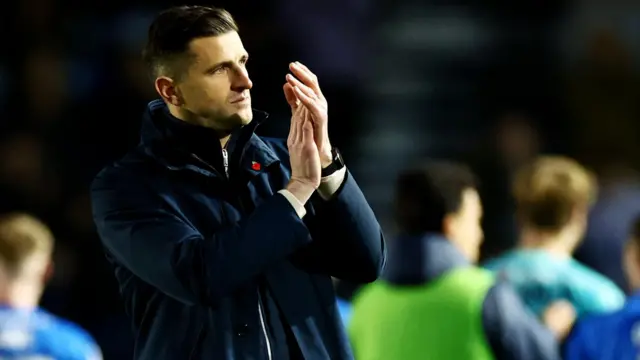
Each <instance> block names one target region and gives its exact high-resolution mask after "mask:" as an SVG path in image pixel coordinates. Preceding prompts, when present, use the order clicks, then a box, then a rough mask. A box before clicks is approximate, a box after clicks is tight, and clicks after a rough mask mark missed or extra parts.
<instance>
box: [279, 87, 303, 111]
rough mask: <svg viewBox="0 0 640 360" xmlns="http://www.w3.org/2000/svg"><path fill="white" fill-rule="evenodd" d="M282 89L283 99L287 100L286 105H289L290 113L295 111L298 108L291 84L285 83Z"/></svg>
mask: <svg viewBox="0 0 640 360" xmlns="http://www.w3.org/2000/svg"><path fill="white" fill-rule="evenodd" d="M282 89H283V90H284V97H285V99H287V103H289V106H291V111H295V110H296V109H297V108H298V105H299V101H298V98H297V97H296V93H295V92H294V90H293V86H291V84H289V83H286V84H284V86H283V87H282Z"/></svg>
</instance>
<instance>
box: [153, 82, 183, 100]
mask: <svg viewBox="0 0 640 360" xmlns="http://www.w3.org/2000/svg"><path fill="white" fill-rule="evenodd" d="M155 87H156V91H157V92H158V94H159V95H160V97H162V99H164V101H166V102H167V103H169V104H171V105H174V106H180V105H181V104H182V101H181V100H180V95H179V93H178V89H177V88H176V84H175V82H174V81H173V79H171V78H169V77H166V76H160V77H158V78H157V79H156V81H155Z"/></svg>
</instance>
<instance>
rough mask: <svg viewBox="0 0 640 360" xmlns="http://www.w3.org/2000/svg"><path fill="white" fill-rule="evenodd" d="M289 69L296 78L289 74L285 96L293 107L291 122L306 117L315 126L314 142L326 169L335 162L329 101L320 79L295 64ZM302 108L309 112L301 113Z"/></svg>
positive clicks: (305, 68)
mask: <svg viewBox="0 0 640 360" xmlns="http://www.w3.org/2000/svg"><path fill="white" fill-rule="evenodd" d="M289 69H290V70H291V72H292V73H293V74H294V75H295V76H293V75H291V74H287V76H286V81H287V82H286V84H285V85H284V95H285V98H286V99H287V102H288V103H289V106H291V113H292V120H291V121H292V122H293V121H294V119H293V118H295V117H298V116H305V119H307V120H308V121H309V122H310V123H311V124H313V137H314V141H315V143H316V146H317V148H318V152H319V154H320V161H321V164H322V168H325V167H327V166H329V165H331V162H332V161H333V157H332V156H331V143H330V141H329V130H328V127H327V123H328V121H327V120H328V115H327V109H328V105H327V100H326V99H325V98H324V96H323V95H322V91H320V85H318V77H317V76H316V75H315V74H314V73H312V72H311V71H310V70H309V69H308V68H307V67H306V66H304V65H302V64H301V63H299V62H294V63H291V64H289ZM300 108H305V109H307V111H306V112H299V111H298V109H300Z"/></svg>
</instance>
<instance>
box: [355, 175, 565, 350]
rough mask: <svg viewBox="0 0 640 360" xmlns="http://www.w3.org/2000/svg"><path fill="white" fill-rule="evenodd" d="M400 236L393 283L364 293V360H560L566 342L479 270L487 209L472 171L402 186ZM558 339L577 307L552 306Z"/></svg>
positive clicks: (360, 303)
mask: <svg viewBox="0 0 640 360" xmlns="http://www.w3.org/2000/svg"><path fill="white" fill-rule="evenodd" d="M395 203H396V205H395V206H396V210H395V211H396V214H397V222H398V226H399V230H400V234H401V235H400V236H399V237H398V238H397V239H395V241H393V242H391V243H390V245H389V255H388V263H387V267H386V269H385V272H384V275H383V279H382V280H380V281H378V282H376V283H374V284H371V285H368V286H367V287H365V288H364V289H363V290H361V292H360V293H359V294H357V295H356V297H355V300H354V303H353V308H352V315H351V320H350V323H349V327H348V329H349V335H350V338H351V341H352V345H353V350H354V354H355V355H356V358H357V359H359V360H376V359H379V360H386V359H402V360H412V359H448V360H456V359H460V360H463V359H464V360H466V359H478V360H481V359H518V360H527V359H536V360H541V359H558V358H559V356H558V349H557V344H556V341H555V339H554V335H553V333H552V332H550V331H548V330H547V329H546V328H545V327H544V326H543V325H541V324H540V323H539V322H538V321H537V320H536V319H535V318H533V317H532V316H531V315H529V313H528V312H527V311H526V310H525V309H524V307H523V305H522V303H521V302H520V301H519V299H518V297H517V295H516V294H515V293H514V292H513V291H512V290H511V289H510V288H509V286H508V285H505V284H500V283H496V282H495V281H494V279H493V277H492V276H491V274H490V273H489V272H488V271H485V270H483V269H480V268H478V267H475V266H473V265H472V263H473V262H474V261H476V259H477V258H478V251H479V247H480V243H481V240H482V229H481V227H480V220H481V215H482V206H481V204H480V199H479V196H478V193H477V191H476V186H475V180H474V176H473V175H472V174H471V172H470V171H469V170H467V168H466V167H464V166H461V165H457V164H454V163H448V162H432V163H429V164H425V165H423V166H420V167H416V168H413V169H409V170H407V171H405V172H403V173H402V174H401V175H400V177H399V178H398V180H397V183H396V200H395ZM545 319H546V320H547V321H548V323H549V325H550V326H551V327H552V328H553V330H554V332H555V333H556V335H557V336H558V337H561V336H563V335H564V333H566V332H567V331H568V329H569V327H570V325H571V324H572V320H573V314H572V309H570V308H569V309H567V308H566V306H562V304H558V305H554V307H553V308H550V309H549V311H548V312H547V314H545Z"/></svg>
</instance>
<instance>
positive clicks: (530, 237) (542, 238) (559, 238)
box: [518, 228, 577, 257]
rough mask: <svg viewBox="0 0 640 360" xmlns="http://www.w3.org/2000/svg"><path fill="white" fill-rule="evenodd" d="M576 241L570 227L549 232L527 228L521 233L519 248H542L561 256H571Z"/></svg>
mask: <svg viewBox="0 0 640 360" xmlns="http://www.w3.org/2000/svg"><path fill="white" fill-rule="evenodd" d="M576 243H577V241H576V239H575V235H573V233H572V231H569V230H568V229H563V230H561V231H559V232H557V233H549V232H543V231H539V230H537V229H532V228H525V229H523V230H522V232H521V234H520V241H519V244H518V248H519V249H527V250H541V251H544V252H547V253H550V254H552V255H555V256H559V257H571V255H572V253H573V250H574V244H576Z"/></svg>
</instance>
